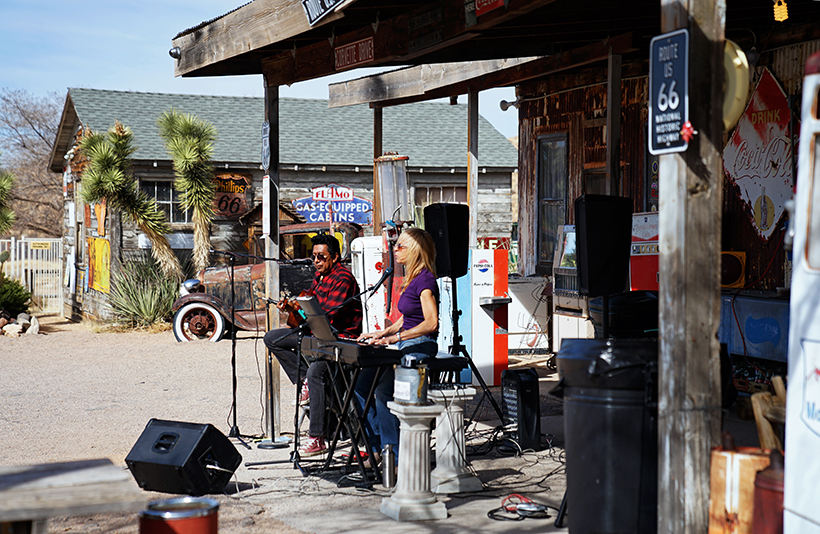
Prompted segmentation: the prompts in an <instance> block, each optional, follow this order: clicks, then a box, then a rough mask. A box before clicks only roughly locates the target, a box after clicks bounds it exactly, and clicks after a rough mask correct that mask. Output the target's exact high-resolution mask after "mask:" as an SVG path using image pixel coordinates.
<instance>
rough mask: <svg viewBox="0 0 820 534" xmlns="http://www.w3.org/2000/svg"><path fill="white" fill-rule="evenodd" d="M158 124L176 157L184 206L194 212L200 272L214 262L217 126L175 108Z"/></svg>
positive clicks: (196, 263)
mask: <svg viewBox="0 0 820 534" xmlns="http://www.w3.org/2000/svg"><path fill="white" fill-rule="evenodd" d="M157 124H158V125H159V130H160V135H161V136H162V137H163V138H164V139H165V148H166V149H167V150H168V154H170V155H171V158H172V159H173V160H174V173H175V175H176V180H175V181H174V187H175V188H176V190H177V191H179V193H180V205H181V206H182V208H183V209H186V210H187V209H190V210H191V212H192V219H193V222H194V252H193V260H194V267H195V268H196V270H197V271H199V270H200V269H204V268H205V267H207V266H208V265H209V264H210V257H209V250H210V248H211V238H210V228H211V220H212V219H213V216H214V195H215V193H216V184H215V183H214V179H213V177H214V169H213V165H211V155H212V154H213V142H214V140H215V139H216V129H215V128H214V126H213V125H212V124H211V123H209V122H207V121H204V120H201V119H199V118H198V117H195V116H194V115H188V114H183V113H181V112H179V111H177V110H175V109H171V110H169V111H166V112H165V113H163V114H162V116H160V118H159V120H158V121H157Z"/></svg>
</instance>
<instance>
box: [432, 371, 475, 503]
mask: <svg viewBox="0 0 820 534" xmlns="http://www.w3.org/2000/svg"><path fill="white" fill-rule="evenodd" d="M475 394H476V390H475V389H474V388H471V387H465V388H453V389H436V390H431V391H430V392H429V393H428V396H429V398H430V399H431V400H432V401H433V402H434V403H435V404H436V406H441V407H442V410H443V411H442V412H441V414H439V415H438V416H437V417H436V468H435V469H434V470H433V472H432V473H430V483H431V487H432V489H433V492H435V493H440V494H445V493H462V492H468V491H481V490H483V489H484V485H483V484H482V483H481V480H480V479H479V478H478V477H477V476H476V475H475V474H473V473H472V472H471V471H470V470H469V469H468V468H467V450H466V446H465V438H464V404H465V403H466V402H467V401H469V400H470V399H472V398H473V397H474V396H475Z"/></svg>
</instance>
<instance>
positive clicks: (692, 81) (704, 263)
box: [658, 0, 726, 534]
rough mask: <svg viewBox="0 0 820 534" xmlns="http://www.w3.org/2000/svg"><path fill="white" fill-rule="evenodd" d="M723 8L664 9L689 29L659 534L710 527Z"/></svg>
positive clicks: (669, 21) (665, 261)
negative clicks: (688, 135) (686, 126)
mask: <svg viewBox="0 0 820 534" xmlns="http://www.w3.org/2000/svg"><path fill="white" fill-rule="evenodd" d="M725 12H726V2H725V1H724V0H717V1H714V0H685V1H680V0H661V31H662V32H663V33H666V32H670V31H673V30H677V29H680V28H688V29H689V43H690V44H689V65H690V68H689V91H688V94H689V120H690V121H691V123H692V125H693V127H694V128H695V130H697V131H698V132H699V133H698V134H697V135H695V136H694V137H693V138H692V140H691V141H690V142H689V147H688V149H687V151H686V152H681V153H676V154H668V155H664V156H661V157H660V266H659V267H660V345H659V361H658V363H659V373H658V376H659V394H658V441H659V443H658V533H659V534H686V533H697V534H701V533H704V532H706V531H707V529H708V524H709V469H710V451H711V449H712V447H714V446H716V445H718V442H719V434H720V425H721V405H720V381H719V377H720V357H719V350H718V348H719V347H718V340H717V331H718V326H719V312H720V224H721V207H722V206H721V201H722V198H721V197H722V192H723V171H722V164H721V147H722V139H721V136H722V133H723V123H722V109H723V95H722V91H723V90H722V87H723V32H724V25H725V19H724V16H725V15H724V14H725Z"/></svg>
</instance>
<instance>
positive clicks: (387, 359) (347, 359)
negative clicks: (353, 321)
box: [302, 336, 401, 367]
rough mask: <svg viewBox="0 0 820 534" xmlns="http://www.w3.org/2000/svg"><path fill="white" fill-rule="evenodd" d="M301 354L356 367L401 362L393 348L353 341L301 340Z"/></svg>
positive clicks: (310, 338)
mask: <svg viewBox="0 0 820 534" xmlns="http://www.w3.org/2000/svg"><path fill="white" fill-rule="evenodd" d="M302 354H303V355H305V356H307V357H308V358H319V359H322V360H330V361H339V362H342V363H346V364H349V365H356V366H358V367H378V366H382V365H394V364H398V363H399V362H400V361H401V351H400V350H399V349H397V348H395V347H391V346H387V345H370V344H368V343H356V342H355V341H339V340H336V341H325V340H322V339H318V338H315V337H311V336H305V337H303V338H302Z"/></svg>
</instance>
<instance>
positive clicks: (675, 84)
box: [649, 29, 689, 155]
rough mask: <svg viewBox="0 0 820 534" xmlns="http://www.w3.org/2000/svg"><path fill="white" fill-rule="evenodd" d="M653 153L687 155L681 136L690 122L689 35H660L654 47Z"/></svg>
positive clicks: (651, 88)
mask: <svg viewBox="0 0 820 534" xmlns="http://www.w3.org/2000/svg"><path fill="white" fill-rule="evenodd" d="M650 49H651V56H650V59H649V152H650V153H652V154H655V155H658V154H669V153H672V152H684V151H685V150H686V148H687V147H688V146H689V143H687V142H686V140H685V139H684V138H683V136H681V129H683V125H684V124H686V122H688V121H689V93H688V87H689V31H688V30H686V29H683V30H677V31H674V32H671V33H665V34H663V35H658V36H657V37H655V38H653V39H652V42H651V44H650Z"/></svg>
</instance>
